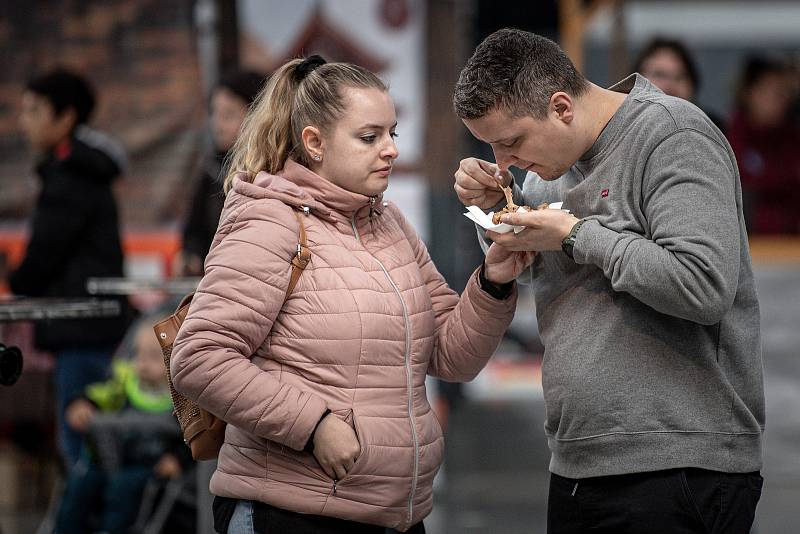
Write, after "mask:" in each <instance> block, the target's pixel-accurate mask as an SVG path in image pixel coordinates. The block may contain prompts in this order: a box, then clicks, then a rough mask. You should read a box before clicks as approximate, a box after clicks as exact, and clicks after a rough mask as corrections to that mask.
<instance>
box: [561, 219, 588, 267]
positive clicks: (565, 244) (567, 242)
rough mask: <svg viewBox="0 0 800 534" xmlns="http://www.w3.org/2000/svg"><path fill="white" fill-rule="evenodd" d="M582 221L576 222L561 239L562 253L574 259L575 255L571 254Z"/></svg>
mask: <svg viewBox="0 0 800 534" xmlns="http://www.w3.org/2000/svg"><path fill="white" fill-rule="evenodd" d="M583 222H584V221H583V219H581V220H580V221H578V222H576V223H575V226H573V227H572V230H570V231H569V233H568V234H567V237H565V238H564V239H562V240H561V250H563V251H564V254H566V255H567V256H569V257H570V258H572V259H575V257H574V256H573V255H572V252H573V249H574V248H575V239H576V238H577V237H578V230H580V229H581V226H583Z"/></svg>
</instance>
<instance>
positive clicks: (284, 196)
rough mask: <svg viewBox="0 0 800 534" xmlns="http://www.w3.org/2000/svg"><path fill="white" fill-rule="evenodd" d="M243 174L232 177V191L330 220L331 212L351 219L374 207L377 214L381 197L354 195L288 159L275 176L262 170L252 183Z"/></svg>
mask: <svg viewBox="0 0 800 534" xmlns="http://www.w3.org/2000/svg"><path fill="white" fill-rule="evenodd" d="M244 176H245V175H239V176H236V177H235V178H234V181H233V186H232V189H233V191H235V192H236V193H238V194H240V195H242V196H245V197H249V198H252V199H268V198H269V199H275V200H280V201H281V202H283V203H284V204H287V205H289V206H292V207H295V208H302V207H307V208H309V209H311V210H313V211H315V212H316V213H317V214H318V215H319V216H321V217H324V218H327V219H330V218H332V217H333V215H334V213H339V214H341V215H345V216H348V217H349V216H351V215H352V214H353V213H354V212H357V211H358V210H359V209H361V208H364V207H366V206H369V205H370V204H373V205H375V206H376V209H377V210H379V211H380V208H379V206H381V200H382V198H383V195H379V196H376V197H368V196H366V195H361V194H359V193H353V192H351V191H348V190H346V189H343V188H341V187H339V186H338V185H336V184H334V183H333V182H331V181H329V180H327V179H325V178H323V177H322V176H320V175H318V174H317V173H315V172H313V171H312V170H311V169H309V168H307V167H304V166H303V165H300V164H299V163H297V162H296V161H294V160H292V159H289V160H287V161H286V164H285V165H284V167H283V169H282V170H281V171H280V172H278V174H277V175H273V174H269V173H267V172H264V171H261V172H260V173H258V174H257V175H256V176H255V178H254V179H253V181H252V182H249V181H246V180H245V179H243V178H244Z"/></svg>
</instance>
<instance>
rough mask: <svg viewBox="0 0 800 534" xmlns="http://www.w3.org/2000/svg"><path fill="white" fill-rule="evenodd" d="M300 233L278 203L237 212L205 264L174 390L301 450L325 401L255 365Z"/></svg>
mask: <svg viewBox="0 0 800 534" xmlns="http://www.w3.org/2000/svg"><path fill="white" fill-rule="evenodd" d="M259 204H261V206H260V207H259V206H258V205H259ZM265 204H268V205H265ZM273 204H274V205H273ZM223 228H224V226H223ZM223 232H224V230H221V233H223ZM297 233H298V228H297V223H296V221H295V219H294V217H293V216H292V214H291V211H290V209H289V208H287V207H286V206H285V205H284V204H282V203H281V202H278V201H263V200H262V201H256V202H251V203H250V204H248V205H246V206H245V207H244V208H243V209H241V211H239V214H238V216H236V217H235V220H234V221H233V223H232V224H231V225H230V230H229V231H228V232H227V233H224V235H222V237H221V239H220V240H219V242H218V243H216V245H215V246H214V247H213V248H212V250H211V252H210V253H209V255H208V257H207V258H206V265H205V269H206V270H205V276H204V277H203V279H202V281H201V283H200V286H199V287H198V288H197V292H196V294H195V296H194V299H193V301H192V305H191V307H190V309H189V314H188V315H187V317H186V320H185V321H184V323H183V325H182V326H181V329H180V332H179V333H178V337H177V339H176V340H175V345H174V348H173V353H172V360H171V371H172V379H173V382H174V384H175V388H176V390H177V391H179V392H180V393H182V394H183V395H185V396H187V397H188V398H190V399H192V400H194V401H195V402H197V403H198V405H200V406H201V407H202V408H204V409H206V410H208V411H210V412H211V413H213V414H214V415H216V416H217V417H221V418H222V419H223V420H225V421H226V422H228V423H230V424H233V425H235V426H237V427H239V428H242V429H244V430H245V431H247V432H250V433H251V434H255V435H257V436H260V437H263V438H266V439H269V440H272V441H275V442H278V443H281V444H284V445H286V446H288V447H291V448H292V449H295V450H301V449H303V447H304V446H305V444H306V441H307V440H308V438H309V436H310V435H311V432H312V431H313V429H314V427H315V425H316V424H317V422H318V421H319V419H320V417H321V416H322V414H323V413H324V412H325V410H326V405H325V402H324V401H323V400H322V399H321V398H319V397H317V396H315V395H312V394H310V393H309V392H306V391H302V390H300V389H298V388H296V387H293V386H290V385H287V384H284V383H281V382H279V381H277V380H276V379H275V378H273V377H272V376H271V375H269V374H268V373H265V372H264V371H262V370H261V369H260V368H259V367H257V366H256V365H254V364H253V363H251V361H250V356H252V354H253V353H255V352H256V350H258V348H259V347H260V346H261V345H262V343H263V342H264V340H265V339H266V337H267V335H268V334H269V331H270V329H271V328H272V324H273V322H274V321H275V318H276V317H277V315H278V312H279V311H280V309H281V307H282V305H283V300H284V295H285V293H286V289H287V287H288V285H289V277H290V274H291V265H290V261H291V259H292V257H293V255H294V248H295V246H296V243H297V239H298V237H297ZM218 238H219V236H218Z"/></svg>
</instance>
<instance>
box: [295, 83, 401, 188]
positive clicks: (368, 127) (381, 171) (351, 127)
mask: <svg viewBox="0 0 800 534" xmlns="http://www.w3.org/2000/svg"><path fill="white" fill-rule="evenodd" d="M342 96H343V99H344V102H345V111H344V113H343V114H342V117H341V118H340V119H339V121H338V122H337V123H336V124H334V125H333V126H332V127H331V129H330V131H326V132H319V133H318V137H317V138H315V137H314V136H311V135H309V134H308V131H309V130H311V129H312V128H311V127H307V128H306V129H305V130H304V135H303V141H304V144H305V146H306V150H307V151H308V153H309V154H310V155H312V156H313V155H315V154H317V155H320V156H321V159H320V161H315V160H314V159H313V158H309V161H310V162H311V170H312V171H314V172H316V173H317V174H319V175H320V176H322V177H323V178H325V179H327V180H330V181H331V182H333V183H334V184H336V185H338V186H339V187H341V188H343V189H347V190H348V191H352V192H353V193H360V194H362V195H366V196H376V195H379V194H381V193H383V192H384V191H385V190H386V188H387V187H388V186H389V175H390V174H391V172H392V165H393V163H394V160H395V159H397V156H398V151H397V146H396V145H395V142H394V138H395V136H396V133H395V129H396V128H397V115H396V114H395V109H394V102H392V99H391V97H390V96H389V93H387V92H386V91H381V90H380V89H373V88H369V89H363V88H352V87H351V88H345V89H344V90H343V95H342ZM314 130H316V129H315V128H314ZM317 131H318V130H317Z"/></svg>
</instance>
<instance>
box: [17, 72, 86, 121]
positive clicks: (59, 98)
mask: <svg viewBox="0 0 800 534" xmlns="http://www.w3.org/2000/svg"><path fill="white" fill-rule="evenodd" d="M25 89H27V90H28V91H30V92H32V93H35V94H37V95H39V96H42V97H44V98H46V99H47V100H49V101H50V104H51V105H52V106H53V111H55V114H56V115H62V114H63V113H64V112H65V111H67V110H69V109H73V110H75V115H76V119H77V120H76V122H75V126H77V125H79V124H84V123H86V122H87V121H88V120H89V117H90V116H91V115H92V111H94V105H95V96H94V90H93V89H92V86H91V85H90V84H89V82H88V81H87V80H86V79H85V78H84V77H83V76H80V75H79V74H76V73H74V72H71V71H68V70H66V69H62V68H59V69H55V70H52V71H50V72H48V73H46V74H43V75H41V76H38V77H36V78H33V79H32V80H30V81H29V82H28V83H27V84H26V85H25Z"/></svg>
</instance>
